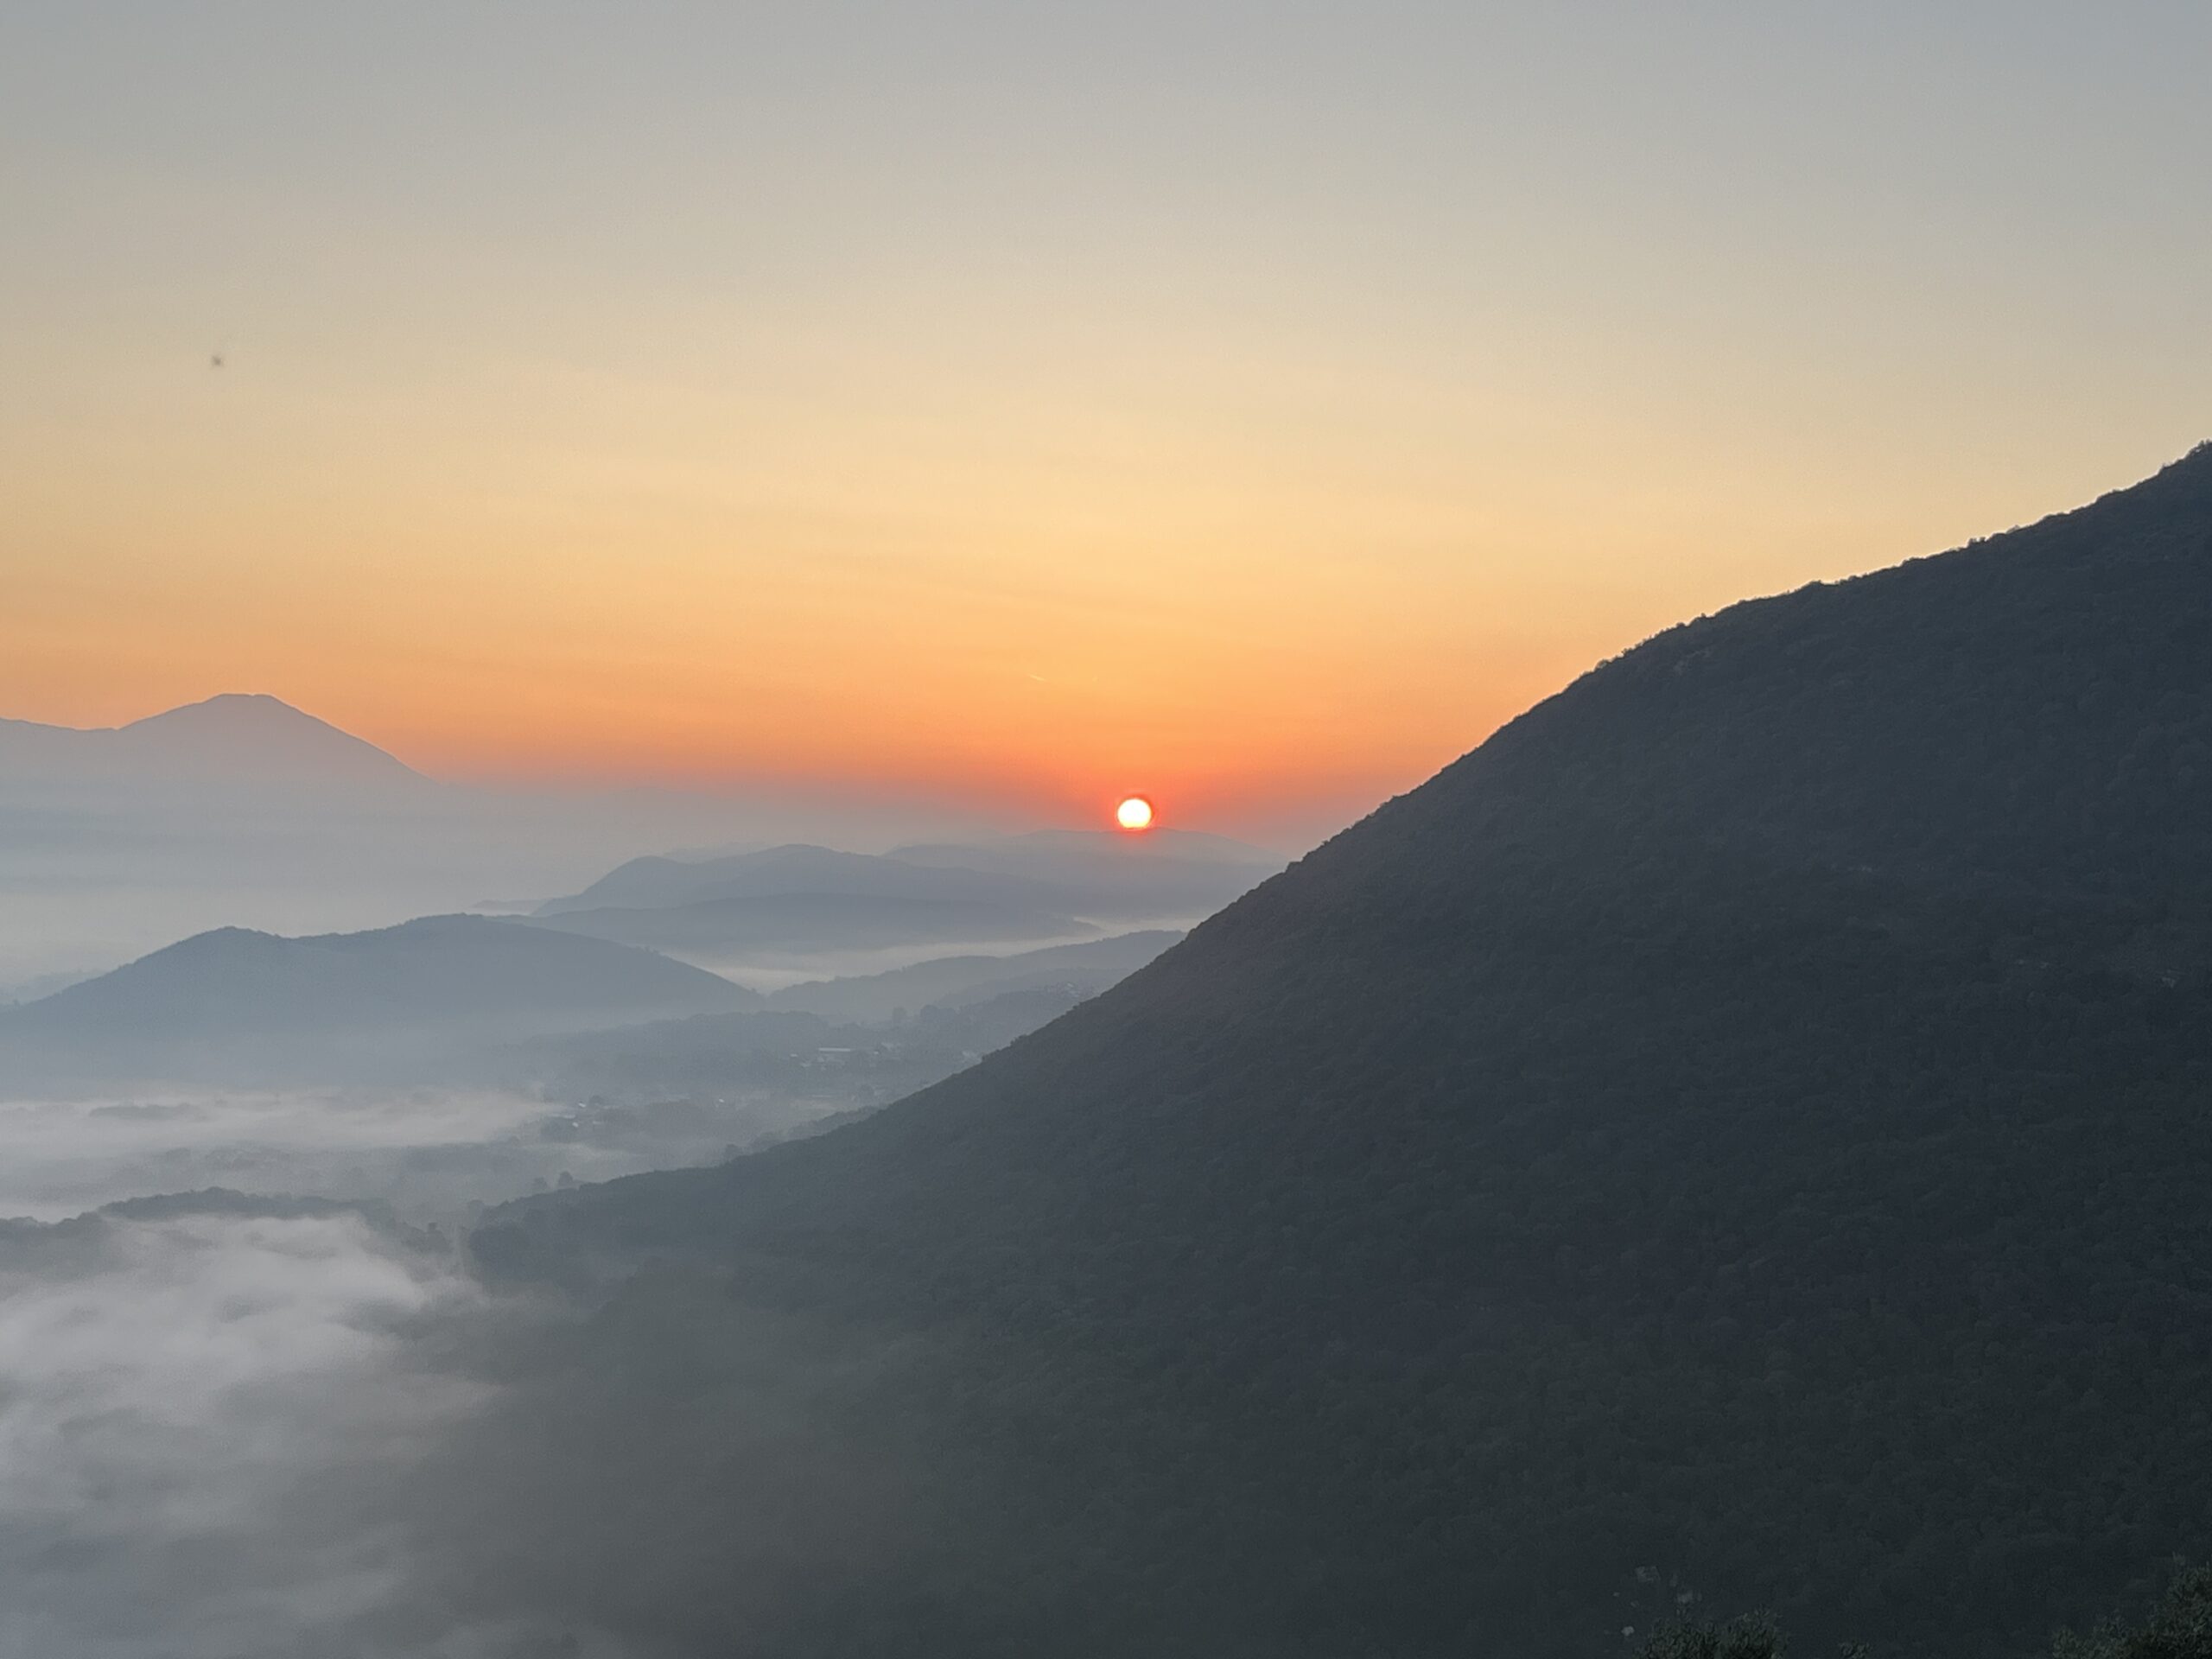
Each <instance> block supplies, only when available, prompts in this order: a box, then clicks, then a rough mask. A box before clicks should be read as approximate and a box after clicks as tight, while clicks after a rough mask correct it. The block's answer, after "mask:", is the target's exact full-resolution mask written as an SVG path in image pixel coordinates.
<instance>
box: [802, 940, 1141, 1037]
mask: <svg viewBox="0 0 2212 1659" xmlns="http://www.w3.org/2000/svg"><path fill="white" fill-rule="evenodd" d="M1179 938H1182V935H1181V934H1179V933H1176V932H1173V931H1167V930H1165V929H1158V928H1154V929H1148V930H1147V931H1141V932H1135V933H1118V934H1116V935H1115V936H1114V937H1113V938H1105V939H1090V940H1086V941H1084V943H1082V944H1060V945H1048V946H1046V948H1045V949H1044V950H1020V951H1016V952H1014V954H1012V955H1010V956H1003V957H977V956H960V957H935V958H932V959H931V960H930V961H928V962H918V963H914V964H912V966H910V967H906V968H894V969H890V970H888V971H887V972H885V973H880V974H863V975H853V976H846V977H844V978H841V979H824V980H812V981H809V982H806V983H804V984H798V985H790V986H786V987H785V988H783V989H781V990H778V991H774V992H772V993H771V994H770V995H769V996H768V999H767V1002H768V1006H769V1007H772V1008H798V1009H804V1011H806V1012H807V1013H810V1014H820V1015H823V1017H824V1018H827V1019H832V1020H888V1019H890V1018H891V1017H892V1016H893V1014H894V1013H896V1012H897V1011H898V1010H899V1009H901V1008H904V1009H906V1011H908V1012H909V1013H914V1012H918V1011H919V1010H921V1009H924V1008H927V1007H944V1008H961V1007H969V1006H971V1005H973V1004H975V1003H977V1002H981V1001H987V1000H988V999H989V998H992V997H996V996H1003V995H1009V994H1012V993H1016V992H1022V991H1028V990H1036V989H1056V990H1065V991H1068V992H1071V993H1073V994H1074V995H1075V998H1076V1000H1079V999H1080V998H1081V997H1083V996H1090V995H1096V994H1097V993H1098V992H1100V991H1103V990H1104V989H1105V988H1107V987H1108V986H1109V985H1111V984H1114V983H1116V982H1118V981H1120V980H1122V979H1124V978H1126V977H1128V976H1129V975H1130V974H1133V973H1135V971H1136V970H1137V969H1140V968H1141V967H1143V966H1144V965H1145V964H1146V963H1148V962H1150V961H1152V960H1153V959H1154V957H1158V956H1159V955H1160V952H1161V951H1163V950H1166V949H1167V948H1168V947H1169V946H1170V945H1172V944H1174V943H1175V942H1176V941H1177V940H1179Z"/></svg>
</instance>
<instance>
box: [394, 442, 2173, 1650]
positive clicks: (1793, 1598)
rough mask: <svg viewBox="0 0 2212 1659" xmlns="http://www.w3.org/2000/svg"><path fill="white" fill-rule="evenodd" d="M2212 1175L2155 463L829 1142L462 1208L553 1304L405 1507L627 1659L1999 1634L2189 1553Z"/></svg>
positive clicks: (1501, 745) (1417, 819)
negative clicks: (1687, 1615)
mask: <svg viewBox="0 0 2212 1659" xmlns="http://www.w3.org/2000/svg"><path fill="white" fill-rule="evenodd" d="M2208 1190H2212V448H2202V449H2200V450H2198V451H2196V452H2195V453H2193V454H2191V455H2190V456H2189V457H2188V458H2187V459H2186V460H2184V461H2181V462H2178V463H2177V464H2176V465H2174V466H2172V467H2169V468H2167V469H2166V470H2165V471H2164V472H2162V473H2160V474H2158V475H2157V476H2156V477H2154V478H2152V479H2151V480H2148V481H2146V482H2145V483H2143V484H2141V485H2139V486H2136V487H2134V488H2133V489H2130V490H2126V491H2123V492H2120V493H2116V494H2113V495H2111V496H2107V497H2106V498H2104V499H2101V500H2099V501H2097V502H2095V503H2094V504H2093V505H2089V506H2088V507H2085V508H2082V509H2081V510H2079V511H2077V512H2071V513H2067V514H2063V515H2060V516H2058V517H2056V518H2050V519H2047V520H2044V522H2042V523H2039V524H2034V525H2031V526H2030V527H2027V528H2025V529H2021V530H2017V531H2011V532H2008V533H2005V534H2003V535H1999V536H1996V537H1991V538H1989V539H1987V540H1986V541H1982V542H1978V543H1974V544H1972V545H1970V546H1967V547H1966V548H1963V549H1960V550H1956V551H1954V552H1951V553H1948V554H1944V555H1942V556H1936V557H1931V558H1928V559H1923V560H1920V561H1916V562H1914V563H1909V564H1906V565H1904V566H1902V567H1900V568H1897V569H1890V570H1885V571H1882V572H1879V573H1878V574H1875V575H1867V576H1864V577H1859V578H1856V579H1853V580H1851V581H1847V582H1835V583H1831V584H1817V583H1816V584H1814V585H1812V586H1809V587H1808V588H1802V589H1800V590H1799V591H1797V592H1795V593H1791V594H1783V595H1781V596H1778V597H1776V598H1771V599H1766V600H1761V601H1755V602H1751V603H1747V604H1744V605H1739V606H1737V607H1733V608H1732V609H1729V610H1727V611H1725V612H1723V613H1719V614H1718V615H1715V616H1713V617H1709V618H1706V619H1701V620H1699V621H1696V622H1694V623H1691V624H1688V625H1687V626H1681V627H1677V628H1675V629H1672V630H1669V632H1665V633H1662V634H1661V635H1659V636H1658V637H1656V639H1651V640H1649V641H1647V642H1646V643H1644V644H1643V645H1639V646H1637V648H1636V649H1634V650H1632V651H1629V652H1625V653H1624V654H1623V655H1621V656H1620V657H1618V658H1614V659H1613V660H1611V661H1609V662H1607V663H1605V664H1602V665H1600V666H1599V668H1597V669H1596V670H1594V671H1592V672H1591V673H1590V674H1588V675H1586V676H1585V677H1582V678H1581V679H1580V680H1579V681H1577V682H1576V683H1574V684H1573V685H1572V686H1571V687H1569V688H1568V689H1567V690H1565V691H1563V692H1562V693H1560V695H1558V696H1554V697H1553V698H1551V699H1550V700H1548V701H1547V702H1544V703H1542V704H1541V705H1539V706H1538V707H1536V708H1535V709H1532V710H1531V711H1529V713H1528V714H1527V715H1523V716H1522V718H1521V719H1519V720H1517V721H1514V722H1512V723H1511V724H1510V725H1509V726H1507V727H1506V728H1503V729H1502V730H1501V731H1499V732H1498V733H1497V734H1496V735H1495V736H1493V737H1492V738H1491V739H1490V740H1489V741H1487V742H1485V743H1484V744H1483V745H1482V746H1481V747H1479V748H1478V749H1477V750H1476V751H1475V752H1474V753H1471V754H1470V755H1468V756H1467V757H1465V759H1463V760H1460V761H1459V762H1457V763H1456V764H1454V765H1453V766H1451V767H1449V768H1448V769H1446V771H1445V772H1442V773H1441V774H1440V775H1439V776H1438V777H1436V778H1434V779H1432V780H1430V781H1429V782H1428V783H1427V784H1426V785H1423V786H1421V788H1419V789H1417V790H1415V791H1412V792H1411V793H1409V794H1408V795H1406V796H1403V797H1402V798H1398V799H1396V800H1394V801H1392V802H1390V803H1389V804H1387V805H1385V806H1384V807H1383V808H1382V809H1381V810H1378V811H1376V813H1375V814H1374V815H1373V816H1371V817H1369V818H1368V819H1367V820H1365V821H1364V822H1363V823H1360V824H1358V825H1357V826H1356V827H1354V828H1353V829H1351V830H1349V831H1347V832H1345V833H1344V834H1343V835H1341V836H1338V838H1336V839H1335V840H1334V841H1332V842H1330V843H1328V844H1327V845H1326V846H1325V847H1323V848H1321V849H1319V850H1318V851H1316V852H1314V853H1313V854H1311V855H1308V856H1306V857H1305V858H1303V859H1301V860H1300V861H1298V862H1297V863H1296V864H1294V866H1293V867H1292V868H1290V869H1289V870H1288V871H1287V873H1285V874H1281V875H1280V876H1278V877H1276V878H1274V880H1270V881H1268V882H1267V883H1265V884H1264V885H1262V887H1259V888H1258V889H1257V890H1256V891H1255V892H1253V893H1250V894H1249V895H1248V896H1247V897H1245V898H1244V899H1242V900H1240V901H1238V902H1237V903H1236V904H1234V905H1232V906H1230V907H1229V908H1228V909H1227V910H1225V911H1224V912H1222V913H1220V914H1219V915H1217V916H1215V917H1214V918H1212V919H1211V920H1209V921H1207V922H1205V924H1204V925H1201V926H1199V927H1198V929H1197V930H1196V931H1193V932H1192V934H1191V936H1190V937H1189V938H1187V939H1185V941H1184V942H1183V943H1182V944H1179V945H1178V946H1176V947H1175V948H1174V949H1173V950H1169V951H1168V952H1166V954H1165V955H1164V956H1162V957H1160V959H1159V960H1158V961H1156V962H1154V963H1153V964H1152V965H1151V966H1149V967H1147V968H1146V969H1142V970H1141V971H1139V972H1137V973H1135V974H1134V975H1132V976H1130V977H1129V978H1128V979H1126V980H1124V981H1122V982H1121V983H1120V984H1119V985H1117V986H1116V987H1115V988H1112V989H1110V990H1109V991H1107V992H1106V993H1104V994H1103V995H1101V996H1099V997H1097V998H1096V999H1095V1000H1093V1001H1089V1002H1086V1003H1084V1005H1083V1006H1081V1007H1077V1008H1076V1009H1075V1010H1073V1011H1072V1012H1071V1013H1070V1014H1067V1015H1066V1016H1065V1017H1064V1018H1062V1019H1060V1020H1057V1021H1055V1022H1054V1023H1053V1024H1052V1025H1050V1026H1048V1027H1045V1028H1044V1029H1043V1030H1042V1031H1040V1032H1038V1033H1035V1034H1033V1035H1032V1036H1030V1037H1028V1038H1026V1039H1022V1040H1020V1041H1018V1042H1015V1043H1014V1044H1013V1045H1011V1046H1009V1047H1007V1048H1006V1049H1004V1050H1002V1051H1001V1052H999V1053H997V1054H995V1055H993V1056H991V1057H990V1058H987V1059H985V1060H984V1061H983V1062H982V1064H980V1065H976V1066H975V1067H973V1068H971V1069H969V1071H964V1072H963V1073H961V1074H959V1075H958V1076H956V1077H952V1078H950V1079H949V1080H948V1081H946V1082H944V1083H943V1084H938V1085H937V1086H936V1087H934V1088H931V1089H929V1090H925V1091H923V1092H922V1093H920V1094H918V1095H916V1096H912V1097H911V1098H909V1099H907V1100H905V1101H903V1102H900V1103H897V1104H894V1105H893V1106H891V1107H889V1108H888V1109H885V1110H884V1111H882V1112H880V1113H878V1114H876V1115H875V1116H872V1117H870V1118H868V1119H867V1120H866V1121H864V1122H859V1123H856V1124H854V1125H852V1126H851V1127H849V1128H841V1129H839V1130H836V1131H835V1132H833V1133H831V1134H829V1135H824V1136H822V1137H821V1138H819V1139H817V1140H813V1141H806V1142H804V1143H800V1144H796V1145H792V1146H789V1147H779V1148H776V1149H773V1150H771V1151H768V1152H766V1153H764V1154H760V1155H758V1156H755V1157H749V1158H745V1159H741V1160H736V1161H734V1162H733V1163H730V1164H728V1165H727V1166H722V1167H719V1168H715V1169H712V1170H702V1171H687V1172H682V1173H666V1174H658V1175H652V1176H645V1177H640V1178H636V1179H630V1180H626V1181H619V1182H613V1183H609V1184H607V1185H603V1186H599V1187H594V1188H589V1189H585V1190H580V1191H578V1192H572V1193H567V1194H560V1195H556V1196H555V1197H554V1198H550V1199H548V1200H544V1201H537V1202H532V1203H531V1204H528V1205H523V1206H521V1207H519V1208H515V1209H510V1210H508V1211H504V1212H502V1213H500V1214H499V1216H497V1217H495V1218H494V1219H493V1223H492V1224H489V1225H487V1226H486V1227H485V1228H484V1229H483V1230H480V1231H479V1232H478V1233H477V1234H476V1236H475V1238H474V1248H475V1250H476V1252H477V1255H478V1257H479V1259H480V1261H482V1262H485V1263H486V1265H487V1266H488V1267H489V1268H493V1270H496V1271H499V1272H502V1273H505V1274H513V1275H519V1276H525V1277H543V1278H551V1279H556V1280H560V1281H567V1282H569V1283H574V1284H586V1283H597V1284H601V1285H602V1286H605V1287H609V1288H608V1290H607V1294H609V1295H610V1297H611V1300H608V1301H607V1304H606V1306H604V1307H603V1308H601V1311H600V1312H599V1313H596V1314H595V1315H594V1318H593V1319H592V1320H591V1321H590V1322H589V1324H588V1325H587V1326H585V1327H584V1328H583V1329H582V1330H581V1331H580V1332H579V1335H578V1338H577V1341H576V1345H575V1350H574V1351H573V1353H572V1354H570V1355H569V1357H568V1358H567V1360H566V1361H565V1363H563V1365H562V1366H561V1367H559V1368H558V1369H557V1370H556V1372H555V1373H553V1374H550V1375H548V1376H544V1377H543V1378H541V1379H539V1380H537V1382H536V1383H534V1384H533V1386H531V1387H530V1388H527V1389H521V1390H518V1392H517V1393H516V1394H515V1395H512V1397H511V1398H509V1399H508V1400H507V1401H505V1402H504V1404H503V1406H502V1408H501V1411H500V1412H499V1414H496V1415H495V1416H493V1417H489V1418H486V1420H484V1421H480V1422H479V1423H477V1424H474V1425H473V1426H472V1429H471V1439H470V1444H469V1446H467V1448H465V1450H464V1451H462V1452H460V1453H458V1454H457V1455H456V1459H455V1460H454V1463H453V1465H451V1466H450V1467H449V1468H448V1469H447V1470H446V1471H445V1475H446V1479H447V1481H448V1486H447V1487H446V1488H444V1489H442V1491H441V1494H440V1503H441V1506H442V1507H441V1508H440V1510H439V1513H438V1515H437V1516H436V1517H435V1520H434V1521H433V1522H429V1523H426V1524H429V1525H431V1526H432V1527H433V1530H434V1531H435V1535H437V1536H438V1537H440V1538H441V1539H443V1540H445V1541H448V1543H449V1544H450V1545H451V1547H452V1548H454V1551H455V1556H454V1559H455V1560H456V1562H457V1563H459V1564H460V1565H457V1566H456V1568H455V1571H456V1573H457V1574H460V1573H463V1572H464V1571H465V1573H466V1582H467V1586H468V1587H469V1592H470V1593H471V1594H472V1595H474V1596H475V1597H476V1598H478V1605H481V1606H484V1607H486V1608H492V1607H497V1606H503V1605H526V1606H529V1607H531V1608H532V1609H533V1610H536V1611H544V1610H554V1611H557V1612H558V1613H560V1614H562V1615H564V1616H567V1617H569V1618H572V1619H574V1620H575V1622H576V1623H577V1624H579V1625H585V1624H590V1625H594V1626H599V1627H605V1628H608V1629H612V1630H616V1631H619V1632H622V1633H625V1634H626V1635H628V1636H631V1637H635V1638H636V1639H637V1640H638V1641H639V1643H640V1644H641V1645H645V1646H652V1647H654V1648H655V1649H656V1650H658V1649H659V1648H660V1647H666V1648H667V1649H670V1650H672V1651H729V1652H745V1653H753V1652H760V1653H770V1652H772V1653H777V1654H780V1655H793V1654H803V1655H815V1654H819V1655H828V1654H848V1653H862V1652H868V1653H880V1654H902V1655H923V1654H930V1655H947V1656H950V1655H954V1654H962V1655H966V1654H992V1655H1001V1654H1003V1655H1014V1654H1019V1653H1034V1652H1053V1653H1058V1654H1064V1655H1101V1656H1103V1655H1116V1656H1119V1655H1129V1654H1136V1653H1146V1654H1159V1655H1182V1654H1189V1655H1198V1654H1205V1655H1208V1656H1213V1659H1224V1656H1240V1659H1241V1656H1253V1659H1258V1656H1262V1655H1315V1656H1319V1655H1334V1654H1344V1653H1353V1652H1357V1653H1374V1654H1400V1655H1416V1654H1421V1655H1426V1654H1463V1653H1516V1654H1524V1655H1530V1656H1548V1655H1567V1654H1599V1653H1605V1652H1618V1651H1619V1650H1621V1649H1622V1646H1623V1642H1622V1637H1621V1630H1622V1627H1623V1626H1624V1625H1634V1626H1637V1627H1643V1626H1646V1625H1648V1624H1649V1622H1650V1619H1651V1617H1652V1615H1653V1614H1654V1613H1655V1612H1663V1613H1666V1614H1669V1615H1671V1614H1672V1613H1673V1612H1675V1611H1677V1610H1678V1607H1679V1606H1681V1605H1693V1606H1694V1605H1699V1602H1698V1600H1697V1599H1699V1598H1702V1599H1704V1601H1706V1602H1707V1603H1709V1604H1710V1605H1715V1606H1719V1607H1729V1606H1748V1605H1761V1604H1764V1605H1771V1606H1773V1607H1775V1608H1776V1609H1777V1611H1779V1612H1780V1613H1781V1614H1782V1616H1783V1619H1784V1622H1785V1623H1786V1624H1788V1625H1789V1627H1791V1628H1792V1629H1793V1630H1795V1631H1796V1633H1797V1634H1798V1636H1799V1637H1800V1639H1801V1640H1802V1641H1804V1642H1805V1643H1807V1649H1808V1650H1809V1651H1820V1650H1824V1649H1827V1650H1832V1644H1833V1643H1834V1642H1836V1641H1838V1640H1840V1639H1843V1638H1845V1637H1859V1638H1861V1639H1865V1640H1868V1641H1871V1642H1872V1643H1875V1651H1876V1652H1877V1653H1883V1654H1904V1653H1914V1654H1926V1653H1936V1652H1940V1653H1942V1654H1945V1655H1947V1656H1953V1659H1979V1656H1990V1659H1994V1656H1998V1655H2000V1654H2017V1653H2022V1652H2029V1651H2038V1650H2041V1649H2042V1648H2043V1647H2044V1644H2045V1643H2047V1640H2048V1632H2049V1631H2050V1629H2051V1627H2052V1626H2053V1625H2054V1624H2058V1623H2061V1622H2075V1623H2079V1622H2082V1621H2084V1620H2085V1619H2086V1618H2088V1617H2091V1616H2094V1614H2095V1613H2096V1612H2097V1611H2099V1610H2100V1609H2101V1608H2102V1607H2103V1606H2105V1605H2109V1604H2110V1603H2111V1602H2112V1601H2113V1599H2116V1598H2117V1596H2118V1594H2119V1592H2120V1591H2122V1590H2123V1588H2124V1587H2126V1585H2127V1584H2128V1583H2129V1581H2130V1580H2131V1578H2132V1576H2133V1575H2135V1574H2138V1573H2142V1572H2143V1571H2144V1570H2145V1569H2146V1568H2147V1567H2149V1565H2150V1564H2151V1563H2152V1561H2154V1560H2156V1559H2158V1558H2159V1557H2162V1556H2165V1555H2168V1554H2172V1553H2174V1552H2177V1551H2178V1552H2185V1553H2188V1552H2193V1553H2196V1554H2202V1552H2203V1551H2204V1550H2205V1549H2206V1548H2207V1547H2208V1545H2212V1502H2208V1497H2207V1493H2208V1486H2207V1483H2206V1480H2205V1472H2206V1471H2207V1470H2208V1469H2212V1408H2208V1404H2207V1402H2212V1205H2208V1204H2207V1203H2206V1202H2205V1196H2204V1195H2205V1193H2206V1192H2207V1191H2208ZM648 1258H652V1260H653V1261H654V1262H656V1263H657V1265H655V1266H654V1267H653V1268H652V1270H650V1271H647V1272H642V1273H638V1274H635V1276H633V1277H625V1275H626V1274H630V1273H631V1271H632V1268H635V1267H637V1266H638V1265H639V1264H640V1263H643V1262H645V1261H646V1260H647V1259H648ZM556 1446H557V1447H561V1448H563V1451H562V1452H560V1453H559V1454H549V1451H548V1448H550V1447H556Z"/></svg>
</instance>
